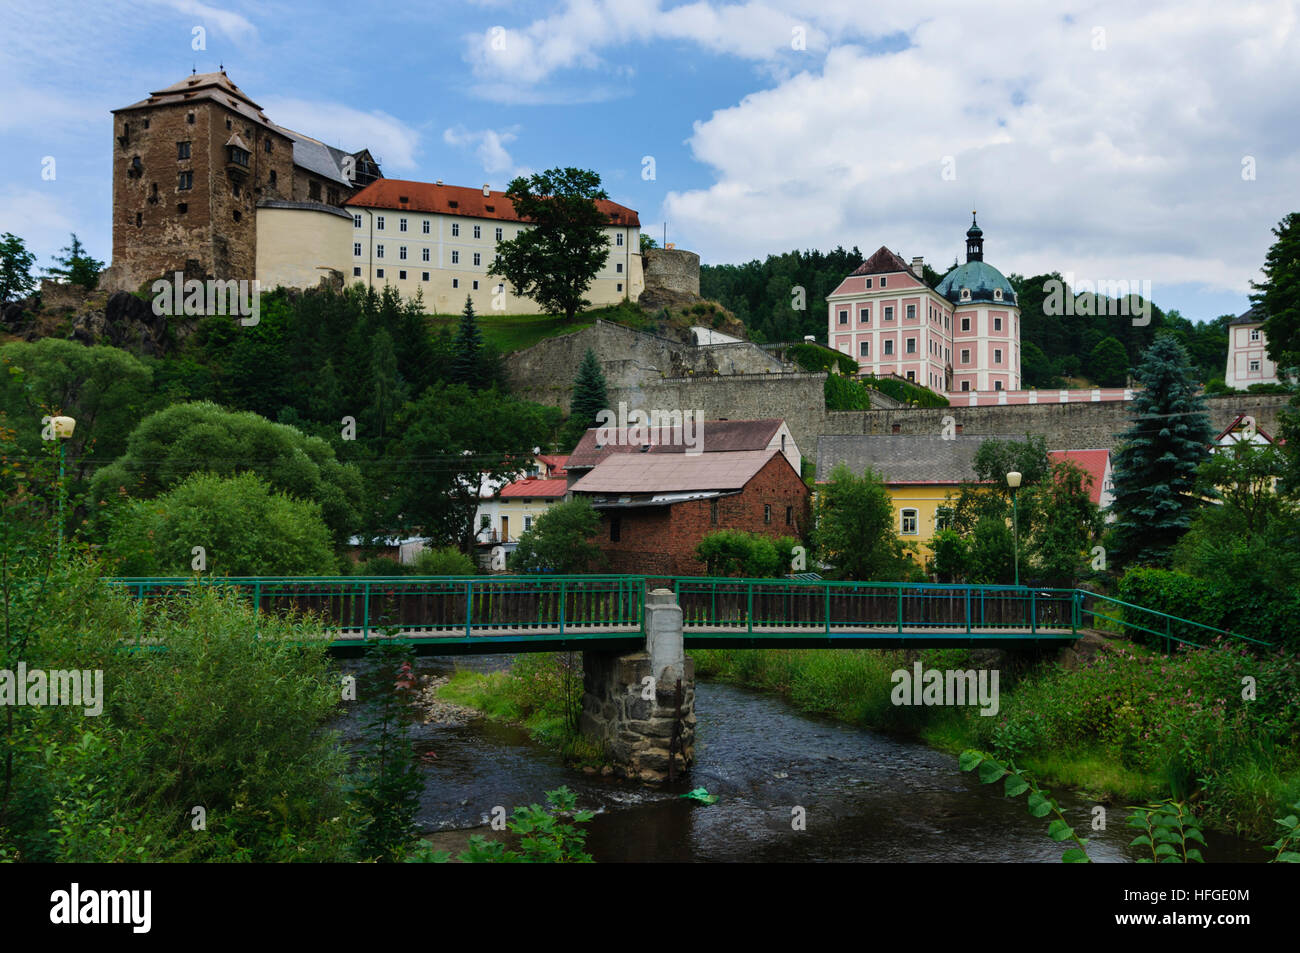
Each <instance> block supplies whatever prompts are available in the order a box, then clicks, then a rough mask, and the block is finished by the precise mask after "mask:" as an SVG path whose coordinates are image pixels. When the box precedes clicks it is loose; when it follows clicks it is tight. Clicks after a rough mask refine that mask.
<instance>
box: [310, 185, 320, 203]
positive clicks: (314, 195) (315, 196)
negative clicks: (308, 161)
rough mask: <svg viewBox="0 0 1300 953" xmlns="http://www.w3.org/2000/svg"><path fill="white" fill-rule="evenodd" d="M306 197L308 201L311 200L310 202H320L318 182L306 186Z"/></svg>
mask: <svg viewBox="0 0 1300 953" xmlns="http://www.w3.org/2000/svg"><path fill="white" fill-rule="evenodd" d="M307 197H308V198H309V199H311V200H312V201H314V202H319V201H320V183H319V182H312V183H311V185H309V186H307Z"/></svg>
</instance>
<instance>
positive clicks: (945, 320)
mask: <svg viewBox="0 0 1300 953" xmlns="http://www.w3.org/2000/svg"><path fill="white" fill-rule="evenodd" d="M922 265H923V262H922V259H920V258H913V259H912V263H911V264H910V265H909V264H908V263H907V262H905V261H903V259H902V258H900V257H899V256H898V255H896V254H894V253H893V252H892V251H890V250H889V249H888V248H884V247H883V246H882V247H881V248H880V250H879V251H877V252H876V253H875V254H873V255H872V256H871V257H870V258H868V259H867V260H866V261H865V262H863V263H862V267H860V268H858V270H857V271H855V272H853V274H851V275H849V276H848V277H847V278H845V279H844V280H843V281H842V282H840V285H839V287H838V288H836V289H835V290H834V291H833V292H832V293H831V294H830V295H828V296H827V298H826V301H827V303H828V310H829V314H828V320H829V322H830V323H829V333H828V337H827V340H828V341H829V342H830V345H831V347H833V348H835V349H836V350H839V351H841V352H843V353H844V354H848V355H850V356H851V357H854V358H856V359H857V362H858V369H859V373H861V374H872V375H876V376H886V375H891V374H892V375H895V376H897V377H902V378H906V379H907V380H910V381H915V382H916V383H918V384H922V385H924V386H926V387H929V388H930V389H931V390H934V391H938V392H939V393H943V394H949V393H954V392H962V391H966V392H978V391H1017V390H1019V389H1020V308H1019V307H1017V304H1016V293H1015V290H1014V289H1013V288H1012V287H1011V283H1010V282H1009V281H1007V279H1006V278H1005V277H1004V276H1003V274H1002V272H1000V271H998V270H997V269H996V268H994V267H993V266H992V265H989V264H987V263H986V262H985V261H984V232H983V230H982V229H981V228H980V227H979V225H978V224H977V223H976V222H975V217H974V213H973V212H972V213H971V227H970V229H969V230H968V231H967V232H966V263H965V264H964V265H958V266H956V267H955V268H953V269H952V270H951V271H950V272H948V274H946V275H945V276H944V277H943V280H942V281H940V282H939V284H938V285H937V286H936V287H934V288H931V287H930V286H929V285H927V284H926V283H925V280H924V279H923V278H922Z"/></svg>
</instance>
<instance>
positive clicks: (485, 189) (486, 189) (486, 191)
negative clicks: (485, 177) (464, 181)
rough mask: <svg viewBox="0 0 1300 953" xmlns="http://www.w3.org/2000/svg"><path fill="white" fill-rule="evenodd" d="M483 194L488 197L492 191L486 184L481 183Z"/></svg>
mask: <svg viewBox="0 0 1300 953" xmlns="http://www.w3.org/2000/svg"><path fill="white" fill-rule="evenodd" d="M483 194H484V195H487V196H490V195H491V194H492V190H491V189H489V188H488V184H487V183H486V182H484V183H483Z"/></svg>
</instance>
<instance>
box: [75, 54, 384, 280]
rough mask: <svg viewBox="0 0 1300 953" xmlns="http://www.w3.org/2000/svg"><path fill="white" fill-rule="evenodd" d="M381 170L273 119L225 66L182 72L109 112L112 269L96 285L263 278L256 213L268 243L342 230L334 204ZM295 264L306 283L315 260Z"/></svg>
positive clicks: (364, 156) (363, 156) (347, 219)
mask: <svg viewBox="0 0 1300 953" xmlns="http://www.w3.org/2000/svg"><path fill="white" fill-rule="evenodd" d="M380 175H381V173H380V170H379V167H378V165H377V164H376V163H375V161H374V159H373V157H371V155H370V153H369V152H368V151H366V150H362V151H360V152H356V153H346V152H343V151H342V150H339V149H334V148H332V147H330V146H326V145H325V144H324V143H322V142H320V141H318V140H316V139H312V138H311V137H310V136H304V135H302V134H301V133H297V132H294V131H293V130H290V129H286V128H284V127H283V126H278V125H276V124H275V123H273V122H272V121H271V120H270V119H269V118H268V117H267V115H266V114H265V113H264V112H263V111H262V107H261V106H259V105H258V104H257V103H255V102H254V101H253V100H252V99H251V98H249V96H248V95H247V94H246V93H244V91H243V90H241V89H240V88H239V87H238V86H236V85H235V84H234V83H233V82H231V81H230V78H229V77H227V76H226V74H225V72H224V71H221V72H217V73H198V74H195V75H193V76H188V77H186V78H185V79H183V80H181V81H180V82H179V83H174V84H173V85H171V86H168V87H166V88H165V89H160V90H156V91H155V92H153V93H151V94H150V95H149V96H148V98H146V99H143V100H141V101H140V102H137V103H133V104H131V105H130V106H124V107H122V108H121V109H115V110H113V264H112V268H110V269H109V272H108V273H107V274H106V275H105V276H104V279H103V280H102V281H101V284H102V285H103V286H105V287H108V288H110V289H119V288H121V289H127V290H135V289H137V288H138V287H139V286H140V285H141V283H143V282H145V281H147V280H150V279H153V278H157V277H158V276H160V275H169V274H171V273H172V272H174V271H187V272H188V274H189V275H190V277H204V276H206V277H212V278H218V279H222V280H229V279H235V280H239V279H250V280H251V279H253V278H255V277H261V276H259V274H258V263H259V249H258V243H259V232H261V231H263V230H264V228H265V226H266V222H264V221H259V219H262V218H264V216H262V215H260V214H259V212H261V211H262V210H267V209H275V210H277V212H278V214H276V215H274V216H272V219H271V220H272V222H273V225H274V227H275V229H276V230H277V238H276V242H277V243H278V244H282V245H285V246H288V245H290V244H291V243H292V242H293V241H294V239H295V237H297V236H300V235H310V234H312V233H314V232H319V231H320V230H321V229H322V227H332V228H333V229H334V231H335V233H337V235H340V236H341V235H344V234H345V231H344V230H345V229H346V227H347V226H348V225H350V224H351V216H350V215H349V214H348V213H346V212H344V211H342V209H341V206H342V205H343V203H344V202H346V201H347V200H348V199H349V198H351V196H352V195H353V194H354V193H355V192H356V191H358V190H359V189H360V188H362V187H364V186H365V185H368V184H370V183H371V182H373V181H374V180H375V179H377V178H379V177H380ZM332 219H341V220H342V221H343V224H341V225H340V224H335V223H334V222H332V221H331V220H332ZM324 222H330V226H323V223H324ZM264 240H265V239H264ZM339 241H341V239H338V238H336V239H335V240H334V243H338V242H339ZM300 254H301V248H300ZM307 254H308V255H310V254H312V252H311V251H308V253H307ZM331 257H333V256H332V255H331ZM305 265H306V267H307V269H308V270H307V271H306V274H307V275H308V276H310V277H311V278H312V281H311V283H312V284H315V279H316V278H318V277H319V274H320V273H319V270H318V267H319V266H317V265H316V264H315V262H306V263H305ZM295 277H296V276H295Z"/></svg>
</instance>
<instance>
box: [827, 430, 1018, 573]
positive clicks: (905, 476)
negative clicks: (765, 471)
mask: <svg viewBox="0 0 1300 953" xmlns="http://www.w3.org/2000/svg"><path fill="white" fill-rule="evenodd" d="M988 439H992V438H990V437H987V436H965V435H961V434H952V435H949V436H946V437H945V436H943V435H941V434H934V435H933V436H914V435H903V434H888V435H858V434H853V435H843V436H840V435H834V436H823V437H821V438H820V440H819V441H818V443H817V480H818V482H821V483H824V482H826V481H828V480H829V479H830V476H831V471H832V470H834V469H835V467H836V466H838V465H839V464H841V463H843V464H845V465H846V466H848V468H849V469H850V470H852V471H853V472H854V473H855V474H861V473H863V472H865V471H866V470H867V469H868V468H870V469H871V470H874V471H875V472H876V474H878V475H879V476H880V478H881V479H882V481H883V482H884V484H885V490H886V492H888V493H889V499H890V500H891V501H892V502H893V504H894V532H895V533H897V534H898V538H899V539H900V540H902V541H903V542H909V543H914V544H916V550H917V559H918V560H919V561H920V563H921V565H925V560H926V559H928V558H929V557H930V555H931V554H932V552H931V549H930V541H931V540H932V539H933V538H934V534H935V533H936V532H937V531H938V530H939V529H942V526H940V525H939V522H938V520H939V509H940V507H942V506H944V505H945V504H946V502H947V500H948V497H949V496H952V497H954V498H955V497H956V496H957V493H958V491H959V490H960V488H961V485H962V484H963V483H970V482H972V481H973V480H974V479H975V470H974V461H975V452H976V451H977V450H979V448H980V444H982V443H983V442H984V441H985V440H988ZM1002 439H1006V438H1002Z"/></svg>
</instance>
